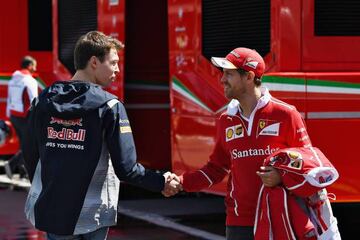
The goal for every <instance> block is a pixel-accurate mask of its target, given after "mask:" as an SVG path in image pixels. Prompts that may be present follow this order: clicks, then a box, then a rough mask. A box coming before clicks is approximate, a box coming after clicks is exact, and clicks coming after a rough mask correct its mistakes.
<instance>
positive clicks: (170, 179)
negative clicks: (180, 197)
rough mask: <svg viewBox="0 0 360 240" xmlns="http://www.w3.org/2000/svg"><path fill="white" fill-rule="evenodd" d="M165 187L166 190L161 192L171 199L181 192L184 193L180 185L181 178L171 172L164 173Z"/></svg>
mask: <svg viewBox="0 0 360 240" xmlns="http://www.w3.org/2000/svg"><path fill="white" fill-rule="evenodd" d="M163 176H164V178H165V185H164V189H163V191H162V192H161V193H162V194H163V195H164V196H165V197H171V196H173V195H175V194H177V193H178V192H179V191H182V190H183V189H182V185H181V183H180V178H179V177H178V176H177V175H176V174H174V173H171V172H166V173H164V175H163Z"/></svg>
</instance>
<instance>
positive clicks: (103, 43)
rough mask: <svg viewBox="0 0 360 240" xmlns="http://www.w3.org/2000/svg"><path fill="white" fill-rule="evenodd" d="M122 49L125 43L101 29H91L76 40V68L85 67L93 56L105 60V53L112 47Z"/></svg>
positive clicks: (101, 60)
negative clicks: (100, 30)
mask: <svg viewBox="0 0 360 240" xmlns="http://www.w3.org/2000/svg"><path fill="white" fill-rule="evenodd" d="M112 48H115V49H116V50H118V51H119V50H121V49H123V48H124V45H123V44H122V43H121V42H120V41H119V40H117V39H116V38H113V37H111V36H107V35H105V34H104V33H102V32H99V31H91V32H88V33H87V34H85V35H83V36H81V37H80V38H79V40H78V41H77V42H76V45H75V50H74V66H75V69H76V70H79V69H85V68H86V65H87V63H88V61H89V59H90V58H91V57H92V56H95V57H97V58H98V59H99V60H100V62H103V61H104V58H105V55H106V54H108V53H109V52H110V49H112Z"/></svg>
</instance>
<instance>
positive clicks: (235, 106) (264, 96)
mask: <svg viewBox="0 0 360 240" xmlns="http://www.w3.org/2000/svg"><path fill="white" fill-rule="evenodd" d="M260 91H261V97H260V99H259V100H258V102H257V104H256V107H255V109H260V108H263V107H265V105H266V104H267V103H268V102H269V101H270V98H271V94H270V92H269V90H268V89H267V88H266V87H261V88H260ZM240 106H241V104H240V102H239V101H238V100H236V99H231V101H230V102H229V104H228V106H227V115H230V116H235V115H236V114H237V113H238V111H239V112H240V111H241V108H240ZM240 113H241V112H240Z"/></svg>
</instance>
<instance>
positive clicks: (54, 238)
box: [47, 227, 109, 240]
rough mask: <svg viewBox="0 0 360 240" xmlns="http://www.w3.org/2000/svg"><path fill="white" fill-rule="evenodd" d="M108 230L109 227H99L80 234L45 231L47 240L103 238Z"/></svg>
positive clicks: (99, 239) (93, 239)
mask: <svg viewBox="0 0 360 240" xmlns="http://www.w3.org/2000/svg"><path fill="white" fill-rule="evenodd" d="M108 231H109V227H103V228H99V229H98V230H96V231H93V232H89V233H85V234H80V235H56V234H52V233H47V239H48V240H105V239H106V237H107V234H108Z"/></svg>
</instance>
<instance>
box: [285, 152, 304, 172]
mask: <svg viewBox="0 0 360 240" xmlns="http://www.w3.org/2000/svg"><path fill="white" fill-rule="evenodd" d="M287 154H288V156H289V159H290V162H289V164H288V167H290V168H294V169H302V165H303V160H302V156H301V154H300V153H298V152H287Z"/></svg>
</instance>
